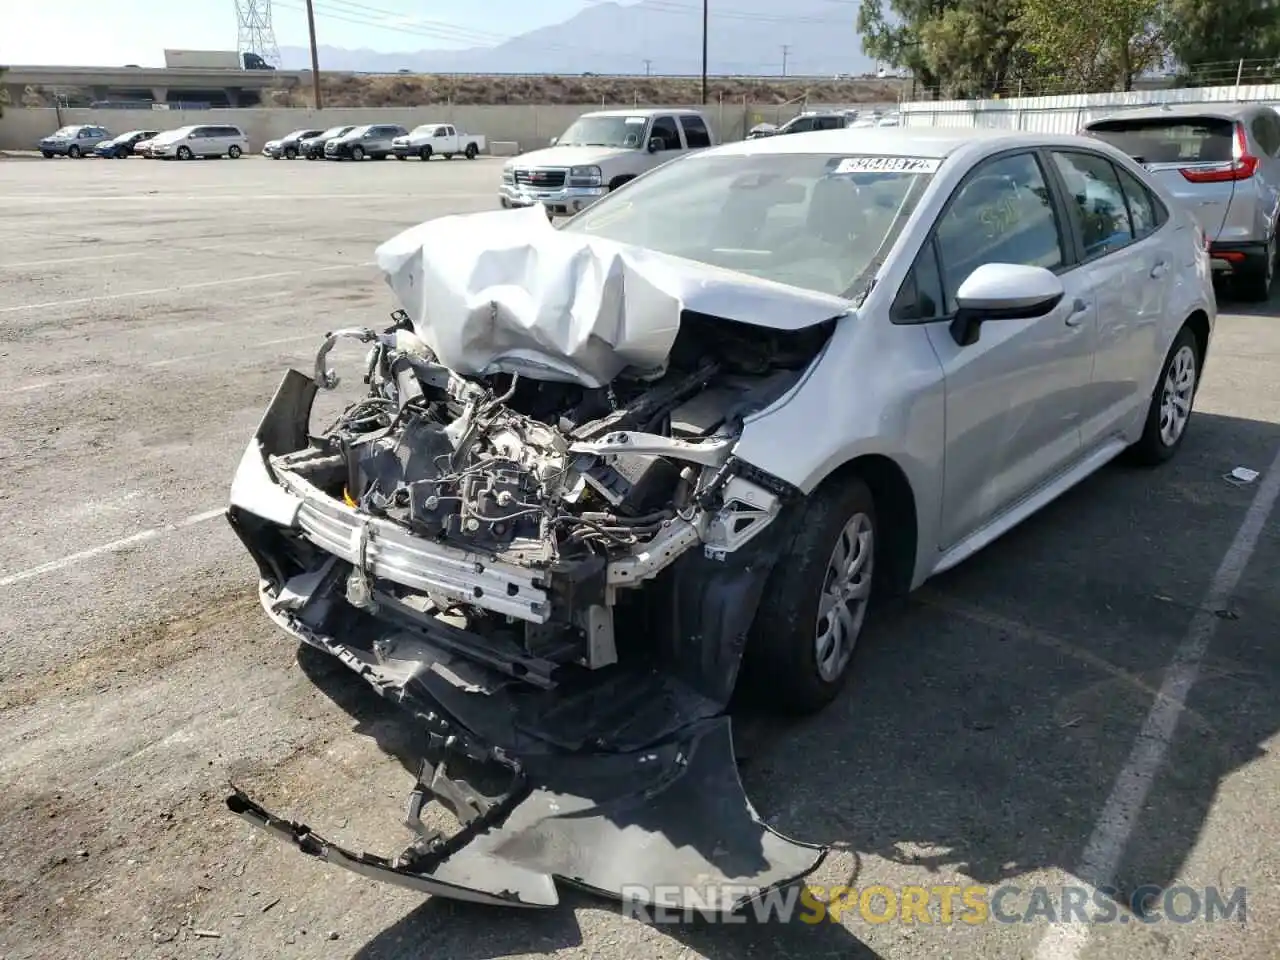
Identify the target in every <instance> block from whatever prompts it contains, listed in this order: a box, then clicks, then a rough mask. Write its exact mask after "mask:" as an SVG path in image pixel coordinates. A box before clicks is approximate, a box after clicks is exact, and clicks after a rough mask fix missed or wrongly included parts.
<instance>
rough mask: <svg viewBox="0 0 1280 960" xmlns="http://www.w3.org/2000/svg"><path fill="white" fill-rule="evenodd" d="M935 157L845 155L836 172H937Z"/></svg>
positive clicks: (938, 161) (938, 162) (837, 165)
mask: <svg viewBox="0 0 1280 960" xmlns="http://www.w3.org/2000/svg"><path fill="white" fill-rule="evenodd" d="M941 164H942V161H941V160H939V159H937V158H936V157H845V158H844V159H843V160H841V161H840V162H839V163H838V164H836V169H835V172H836V173H937V172H938V167H939V166H941Z"/></svg>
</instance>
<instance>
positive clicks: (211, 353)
mask: <svg viewBox="0 0 1280 960" xmlns="http://www.w3.org/2000/svg"><path fill="white" fill-rule="evenodd" d="M320 339H321V335H320V334H318V333H299V334H297V335H295V336H292V337H277V338H276V339H274V340H263V341H262V342H261V343H250V344H248V345H246V346H241V347H233V348H231V349H230V350H206V351H205V352H204V353H189V354H185V355H184V356H181V357H165V358H164V359H162V360H148V361H146V362H145V363H143V364H142V365H143V366H144V367H167V366H170V365H172V364H175V363H190V362H191V361H192V360H204V359H206V358H208V357H225V356H228V355H230V354H234V353H243V352H244V351H247V350H257V349H259V348H261V347H276V346H280V345H281V344H285V343H300V342H301V341H303V340H314V341H316V342H317V343H318V342H319V341H320ZM120 372H121V371H119V370H103V371H101V372H98V373H81V374H77V375H76V376H74V377H53V378H51V379H48V380H40V381H38V382H36V383H28V384H26V385H25V386H21V387H14V388H13V390H12V391H11V392H12V393H29V392H31V391H32V390H47V389H50V388H52V387H65V386H69V385H70V384H73V383H84V382H85V381H87V380H100V379H101V378H102V377H109V376H113V375H115V374H118V373H120Z"/></svg>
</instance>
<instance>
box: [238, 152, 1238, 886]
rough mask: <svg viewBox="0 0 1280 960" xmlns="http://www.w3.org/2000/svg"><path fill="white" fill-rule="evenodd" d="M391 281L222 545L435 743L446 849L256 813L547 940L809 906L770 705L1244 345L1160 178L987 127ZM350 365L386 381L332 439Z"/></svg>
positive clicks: (433, 838)
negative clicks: (786, 829) (698, 912)
mask: <svg viewBox="0 0 1280 960" xmlns="http://www.w3.org/2000/svg"><path fill="white" fill-rule="evenodd" d="M377 259H378V262H379V264H380V266H381V267H382V269H383V270H384V272H385V274H386V277H387V280H388V282H389V284H390V286H391V288H392V289H393V290H394V292H395V293H396V295H397V297H398V299H399V300H400V303H401V305H402V306H403V310H401V311H397V313H396V314H395V315H394V317H393V323H392V324H391V326H389V327H388V328H386V329H383V330H374V329H366V328H356V329H348V330H340V331H335V332H334V333H332V334H330V335H329V337H328V338H326V340H325V343H324V344H323V345H322V347H321V350H320V352H319V355H318V356H317V359H316V366H315V370H314V371H312V373H311V374H310V375H307V374H304V373H301V372H298V371H290V372H289V373H288V374H287V375H286V376H285V379H284V382H283V383H282V384H281V386H280V388H279V390H278V392H277V394H276V397H275V399H274V400H273V401H272V402H271V404H270V406H269V408H268V410H267V413H266V415H265V417H264V418H263V421H262V424H261V426H260V428H259V430H258V431H257V433H256V435H255V437H254V438H253V440H252V442H251V443H250V445H249V447H248V449H247V450H246V452H245V455H244V458H243V460H242V463H241V465H240V468H239V470H238V472H237V474H236V477H235V480H234V483H233V486H232V491H231V506H230V509H229V512H228V516H229V519H230V521H231V523H232V525H233V527H234V528H235V530H236V531H237V533H238V534H239V535H240V537H241V539H242V540H243V542H244V544H245V546H246V548H247V549H248V551H249V552H250V553H251V554H252V556H253V557H254V559H255V560H256V562H257V565H258V567H259V569H260V571H261V581H260V585H259V589H260V592H261V597H262V602H263V605H264V607H265V609H266V611H267V613H268V615H269V616H270V617H271V618H272V619H273V620H274V621H275V622H276V623H277V624H278V625H279V626H280V627H281V628H282V629H283V630H285V631H287V632H288V633H289V634H291V635H292V636H294V637H296V638H298V639H300V640H302V641H304V642H305V643H307V644H309V645H311V646H314V647H317V648H319V649H321V650H324V651H327V652H328V653H330V654H333V655H335V656H337V657H339V658H340V659H341V660H342V662H344V663H345V664H347V665H348V666H350V667H351V668H352V669H353V670H355V671H356V672H357V673H358V674H360V675H361V676H362V677H363V678H364V679H366V680H367V681H368V682H369V683H371V684H372V685H373V686H374V687H375V688H376V689H377V690H378V691H379V692H381V693H383V694H384V695H387V696H389V697H392V698H393V699H395V700H396V701H397V702H398V703H400V704H401V705H402V706H403V707H404V708H405V709H406V711H407V712H408V714H409V715H410V716H411V717H412V718H414V722H416V723H418V724H419V725H420V726H421V727H422V728H423V730H424V731H425V732H426V734H427V736H428V740H429V746H428V747H427V748H426V750H425V754H424V756H423V757H422V764H421V772H420V774H419V777H418V782H417V784H416V785H415V787H414V788H413V791H412V793H411V803H410V817H409V825H410V826H411V827H412V828H413V830H414V831H415V833H414V836H413V838H412V843H410V845H409V847H408V848H407V849H406V850H405V851H404V852H403V853H402V854H400V855H399V856H398V857H395V858H390V859H383V858H381V857H376V856H373V855H371V854H357V853H354V852H351V851H348V850H345V849H343V848H341V847H340V846H338V845H336V844H334V843H331V842H329V841H327V840H324V839H322V838H320V837H318V836H316V835H315V834H314V833H313V832H312V831H310V830H309V829H308V828H307V827H306V826H304V825H303V824H301V823H297V822H293V821H289V820H285V819H282V818H280V817H278V816H276V815H275V814H272V813H270V812H268V811H266V810H264V809H263V808H262V807H260V806H258V805H257V804H256V803H255V802H254V801H253V800H251V799H250V798H249V797H248V796H247V795H246V794H245V793H244V792H242V791H240V790H239V789H237V790H236V791H235V792H234V793H233V794H232V795H231V796H230V797H229V798H228V805H229V806H230V807H231V809H232V810H233V811H234V812H236V813H237V814H239V815H241V816H242V817H244V818H245V819H247V820H249V821H250V822H251V823H254V824H256V825H258V826H261V827H264V828H266V829H269V830H271V831H273V832H274V833H276V834H277V835H279V836H281V837H283V838H284V839H286V840H288V841H290V842H292V843H294V844H296V845H297V847H298V848H299V849H300V850H302V851H303V852H304V853H307V854H310V855H312V856H316V857H320V858H322V859H325V860H327V861H329V862H332V863H335V864H337V865H340V866H343V867H347V868H349V869H353V870H357V871H359V872H361V873H365V874H367V875H371V876H376V877H380V878H382V879H385V880H389V881H391V882H394V883H399V884H402V885H405V886H409V887H413V888H415V889H419V890H423V891H426V892H429V893H433V894H437V895H442V896H449V897H458V898H463V899H470V900H476V901H481V902H486V903H494V904H512V905H524V906H550V905H552V904H554V903H556V902H557V893H556V883H557V882H561V883H571V884H575V885H578V886H582V887H586V888H588V889H591V890H594V891H597V892H601V893H605V894H608V895H611V896H615V897H621V898H625V899H644V893H643V891H645V890H652V889H654V887H655V886H656V885H660V884H675V885H678V886H680V888H681V889H688V890H694V889H701V890H706V891H712V892H710V893H709V894H708V895H707V896H704V897H700V898H699V904H700V906H699V908H700V909H712V910H733V909H736V908H738V907H740V906H741V905H742V904H743V903H744V902H746V901H747V900H750V899H752V898H753V897H757V896H760V895H761V894H762V893H763V892H764V891H767V890H769V889H771V888H775V887H778V886H781V885H784V884H787V883H792V882H795V881H797V880H799V879H800V878H802V877H804V876H806V875H808V874H809V873H811V872H812V871H813V870H814V869H815V868H816V867H817V865H818V863H819V862H820V861H821V859H822V856H823V853H824V851H823V850H822V849H821V848H819V847H814V846H811V845H808V844H804V843H800V842H797V841H793V840H790V839H788V838H785V837H782V836H779V835H778V834H777V833H775V832H774V831H772V830H771V829H770V828H769V827H768V826H767V825H765V824H764V823H763V822H762V821H761V820H760V818H759V817H758V816H757V815H756V813H755V811H754V809H753V808H752V807H751V805H750V803H749V802H748V801H747V799H746V797H745V796H744V795H743V792H742V788H741V785H740V783H739V781H738V778H737V772H736V769H735V766H734V756H733V751H732V744H731V739H730V733H729V729H730V728H729V720H728V718H727V716H726V713H725V711H726V707H727V705H728V702H729V699H730V696H731V695H732V694H733V692H734V690H735V688H736V687H738V686H739V685H740V684H739V680H740V678H741V680H742V681H743V682H744V683H749V684H750V685H751V686H752V688H753V689H754V690H755V691H756V692H758V693H762V694H763V695H764V696H765V697H766V698H767V701H768V702H769V703H770V704H771V705H772V706H774V707H776V708H778V709H781V710H787V711H813V710H816V709H819V708H820V707H822V706H823V705H824V704H826V703H828V702H829V701H830V700H831V699H832V698H833V697H834V696H835V695H836V694H837V693H838V691H839V689H840V687H841V684H842V683H843V682H844V680H845V679H846V677H847V676H848V675H849V672H850V663H851V658H852V655H853V652H854V648H855V644H856V641H857V639H858V636H859V634H860V632H861V631H862V629H863V626H864V623H865V622H866V617H867V614H868V610H869V609H870V607H871V605H872V602H873V601H875V600H878V599H880V598H883V597H888V596H892V595H895V594H903V593H905V592H908V591H910V590H911V589H913V588H915V587H917V586H919V585H920V584H921V583H923V582H924V581H925V580H926V579H927V578H929V577H930V576H932V575H933V574H935V573H938V572H939V571H942V570H945V569H947V568H948V567H951V566H952V565H954V564H956V563H958V562H960V561H961V560H963V559H964V558H966V557H968V556H969V555H971V554H973V553H974V552H975V551H977V550H979V549H980V548H982V547H983V546H985V545H986V544H988V543H990V542H991V541H992V540H993V539H995V538H996V537H998V536H999V535H1001V534H1002V533H1004V532H1005V531H1007V530H1009V529H1010V528H1011V527H1013V526H1014V525H1015V524H1017V523H1018V522H1020V521H1021V520H1023V519H1025V518H1026V517H1027V516H1029V515H1030V514H1032V513H1033V512H1035V511H1036V510H1037V509H1039V508H1040V507H1042V506H1044V505H1045V504H1047V503H1049V502H1050V501H1051V500H1053V499H1054V498H1055V497H1057V496H1058V495H1060V494H1061V493H1063V492H1064V491H1065V490H1067V489H1068V488H1070V487H1071V486H1073V485H1074V484H1076V483H1078V482H1079V481H1081V480H1082V479H1084V478H1085V477H1087V476H1088V475H1089V474H1090V473H1092V472H1093V471H1095V470H1096V469H1098V468H1099V467H1100V466H1102V465H1103V464H1104V463H1106V462H1107V461H1109V460H1111V459H1112V458H1114V457H1115V456H1117V455H1118V454H1120V453H1122V452H1125V451H1129V452H1130V453H1131V454H1132V455H1133V456H1134V457H1135V459H1137V460H1140V461H1144V462H1146V463H1149V464H1155V463H1159V462H1162V461H1164V460H1166V459H1168V458H1169V457H1171V456H1172V455H1173V454H1174V452H1175V451H1176V450H1177V448H1178V446H1179V445H1180V443H1181V442H1182V439H1183V436H1184V435H1185V431H1186V428H1187V424H1188V421H1189V418H1190V415H1191V408H1192V403H1193V400H1194V398H1195V395H1196V390H1197V387H1198V385H1199V382H1200V374H1201V371H1202V369H1203V365H1204V362H1205V358H1206V356H1207V354H1208V350H1209V346H1210V340H1211V333H1212V329H1213V324H1214V318H1215V313H1216V307H1215V302H1214V295H1213V288H1212V284H1211V278H1210V267H1209V260H1208V253H1207V250H1206V245H1205V239H1204V236H1203V234H1202V233H1201V231H1200V228H1199V227H1198V225H1197V224H1196V222H1195V221H1194V220H1193V219H1192V217H1191V216H1190V215H1189V214H1187V213H1186V212H1184V211H1183V210H1181V208H1179V207H1178V206H1177V205H1176V204H1175V203H1174V202H1173V201H1172V200H1171V198H1170V197H1169V196H1167V195H1166V194H1165V193H1164V191H1163V190H1162V188H1161V187H1160V186H1159V185H1158V184H1156V183H1153V182H1152V181H1151V180H1150V179H1149V178H1148V177H1147V176H1146V175H1145V172H1144V171H1143V169H1142V168H1141V167H1140V166H1138V165H1137V164H1135V163H1134V162H1133V161H1132V160H1130V159H1129V158H1128V157H1126V156H1125V155H1124V154H1122V153H1121V152H1119V151H1117V150H1114V149H1112V148H1110V147H1109V146H1107V145H1106V144H1102V143H1099V142H1097V141H1094V140H1086V139H1083V138H1077V137H1055V136H1039V135H1027V134H1013V133H1002V132H994V131H992V132H984V131H973V130H962V131H961V130H957V131H950V130H915V129H910V128H907V129H874V130H857V131H843V130H842V131H830V132H822V133H814V134H799V135H796V136H790V137H776V138H765V139H759V140H752V141H749V142H746V143H738V144H732V145H728V146H722V147H719V148H715V149H711V150H706V151H701V152H698V153H695V154H691V155H689V156H687V157H685V158H681V159H678V160H675V161H672V162H670V163H667V164H664V165H662V166H661V167H659V168H657V169H655V170H653V171H652V172H650V173H648V174H646V175H644V176H642V177H640V178H639V179H637V180H635V181H633V182H631V183H629V184H627V185H626V186H624V187H622V188H620V189H618V190H616V191H614V192H612V193H611V194H609V195H608V196H606V197H604V198H603V199H602V200H600V201H599V202H598V203H596V204H595V205H593V206H592V207H591V208H589V209H588V210H587V211H585V212H584V213H582V214H580V215H578V216H577V217H575V218H573V219H572V220H569V221H568V222H566V223H564V224H562V225H561V226H559V227H554V226H552V225H551V224H549V223H548V222H547V220H546V218H545V216H544V215H543V214H542V212H541V211H539V210H535V211H528V210H523V211H494V212H490V213H482V214H476V215H471V216H459V217H445V218H442V219H439V220H435V221H431V222H428V223H425V224H422V225H420V226H418V227H414V228H412V229H410V230H407V231H405V232H404V233H403V234H401V235H399V236H397V237H395V238H393V239H391V240H389V241H388V242H386V243H385V244H383V246H382V247H380V248H379V250H378V252H377ZM344 339H352V340H355V341H358V342H359V343H361V344H364V345H365V347H366V348H367V349H368V365H367V371H368V373H367V376H366V378H365V380H366V383H367V384H368V388H367V390H364V391H362V392H363V394H364V395H363V396H354V395H353V396H352V397H351V401H350V403H349V405H348V406H347V407H346V409H345V411H344V412H343V413H342V415H341V416H340V417H339V418H338V420H337V421H336V422H335V423H333V424H332V425H330V426H328V427H325V428H323V429H316V427H315V426H314V425H312V424H311V423H310V412H311V407H312V402H313V400H314V397H315V395H316V393H317V391H319V390H332V389H337V388H339V387H340V384H339V383H338V382H337V378H336V377H335V376H334V375H333V373H332V372H331V371H330V370H329V367H328V354H329V352H330V350H331V349H332V348H334V346H335V345H336V344H337V343H339V342H341V341H342V340H344ZM494 773H498V774H500V775H501V778H502V782H501V783H498V784H496V785H492V784H491V785H490V786H489V787H484V786H481V784H482V782H485V778H486V777H488V779H489V781H492V775H493V774H494ZM428 801H436V802H438V803H439V804H441V805H442V806H443V807H445V808H446V809H447V810H449V811H450V812H451V813H452V814H453V816H454V817H455V818H456V820H457V821H458V829H457V830H456V831H455V832H453V833H452V834H449V835H445V834H442V833H439V832H436V831H435V830H433V829H429V828H427V827H426V826H425V825H424V824H423V822H422V821H421V820H420V819H419V813H420V811H421V809H422V807H423V805H424V804H425V803H427V802H428ZM665 905H667V906H676V905H686V906H687V904H671V903H667V904H665Z"/></svg>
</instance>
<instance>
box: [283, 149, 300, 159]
mask: <svg viewBox="0 0 1280 960" xmlns="http://www.w3.org/2000/svg"><path fill="white" fill-rule="evenodd" d="M284 158H285V159H286V160H297V159H298V151H297V150H295V149H293V147H289V149H287V150H285V152H284Z"/></svg>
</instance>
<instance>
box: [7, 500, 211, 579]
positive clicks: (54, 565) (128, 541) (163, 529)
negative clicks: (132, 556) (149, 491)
mask: <svg viewBox="0 0 1280 960" xmlns="http://www.w3.org/2000/svg"><path fill="white" fill-rule="evenodd" d="M225 511H226V508H225V507H219V508H218V509H217V510H206V511H205V512H204V513H197V514H195V515H194V516H191V517H187V518H185V519H183V520H178V521H176V522H174V523H166V524H164V525H163V526H159V527H151V528H150V529H149V530H142V531H139V532H138V533H135V534H131V535H130V536H127V537H122V538H121V539H119V540H113V541H111V542H110V543H104V544H102V545H101V546H97V547H91V548H90V549H88V550H81V551H80V552H79V553H73V554H71V555H70V556H68V557H62V558H60V559H58V560H50V561H49V562H48V563H42V564H40V565H39V566H36V567H29V568H27V569H26V570H20V571H18V572H17V573H11V574H9V575H8V576H6V577H0V588H2V587H11V586H13V585H14V584H15V583H21V582H22V581H23V580H30V579H31V578H32V577H39V576H43V575H44V574H46V573H55V572H57V571H58V570H64V569H66V568H67V567H71V566H74V565H75V564H77V563H82V562H83V561H85V560H92V559H93V558H94V557H101V556H103V555H104V554H108V553H115V552H116V551H117V550H123V549H124V548H125V547H131V546H133V545H134V544H136V543H144V542H145V541H147V540H154V539H155V538H156V537H158V536H160V535H161V534H164V533H173V532H174V531H177V530H183V529H185V528H187V527H193V526H195V525H196V524H198V523H204V522H205V521H206V520H212V519H213V518H214V517H220V516H222V515H223V513H224V512H225Z"/></svg>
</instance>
